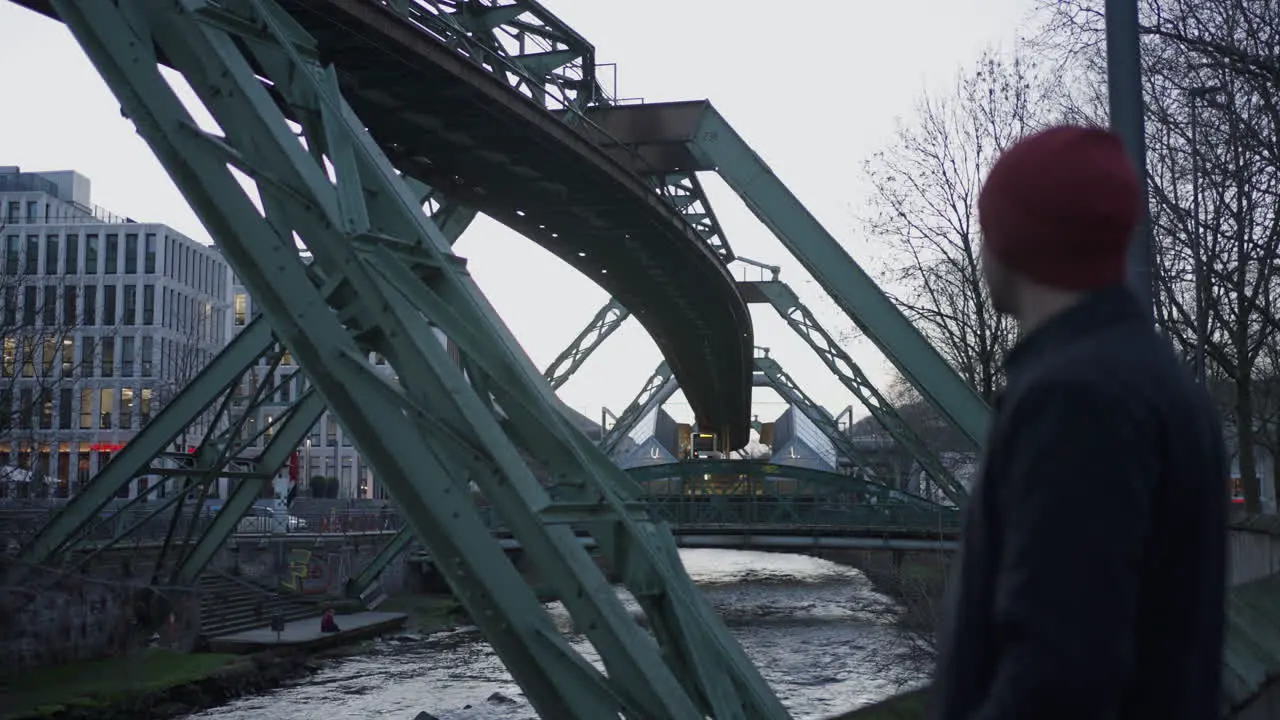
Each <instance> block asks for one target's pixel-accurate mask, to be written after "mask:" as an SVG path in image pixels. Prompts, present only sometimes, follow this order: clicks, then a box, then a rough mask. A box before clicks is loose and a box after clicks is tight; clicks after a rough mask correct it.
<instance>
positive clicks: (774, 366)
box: [755, 348, 871, 473]
mask: <svg viewBox="0 0 1280 720" xmlns="http://www.w3.org/2000/svg"><path fill="white" fill-rule="evenodd" d="M757 351H758V354H757V355H756V358H755V366H756V372H758V373H761V374H762V375H764V376H765V377H766V378H768V380H769V385H770V387H772V388H773V389H774V390H776V391H777V392H778V394H779V395H781V396H782V397H783V399H785V400H786V401H787V403H789V404H790V405H791V407H793V408H795V409H796V410H798V411H799V412H800V413H802V414H803V415H804V416H805V417H806V418H808V419H809V422H811V423H813V424H814V426H815V427H817V428H818V430H819V431H820V432H821V433H822V434H823V435H826V436H827V439H828V440H830V441H831V444H832V445H833V446H834V447H835V450H836V453H837V454H838V455H839V456H840V457H844V458H848V459H849V461H850V462H851V463H853V465H854V467H856V468H859V469H860V470H862V471H863V472H866V473H870V472H871V465H870V463H868V462H867V461H866V458H864V457H862V453H860V452H859V451H858V449H857V448H856V447H854V445H853V441H852V440H851V439H850V437H849V436H848V435H847V434H845V433H842V432H840V428H839V427H837V426H836V420H835V418H833V417H832V416H831V413H829V412H827V411H826V409H824V408H823V407H822V406H821V405H819V404H818V403H816V402H814V400H813V399H812V398H810V397H809V396H808V395H806V394H805V392H804V391H803V390H801V389H800V386H799V385H797V384H796V382H795V380H792V379H791V376H790V375H788V374H787V373H786V372H785V371H784V370H783V369H782V365H780V364H778V361H776V360H774V359H773V358H771V357H769V351H768V350H766V349H764V348H757ZM836 465H837V469H838V466H839V461H837V463H836Z"/></svg>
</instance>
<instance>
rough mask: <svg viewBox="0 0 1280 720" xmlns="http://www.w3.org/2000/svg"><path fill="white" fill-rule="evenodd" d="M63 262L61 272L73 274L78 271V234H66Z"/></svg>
mask: <svg viewBox="0 0 1280 720" xmlns="http://www.w3.org/2000/svg"><path fill="white" fill-rule="evenodd" d="M64 259H65V262H63V272H64V273H66V274H67V275H75V274H76V273H77V272H79V271H80V236H79V235H67V252H66V254H65V258H64Z"/></svg>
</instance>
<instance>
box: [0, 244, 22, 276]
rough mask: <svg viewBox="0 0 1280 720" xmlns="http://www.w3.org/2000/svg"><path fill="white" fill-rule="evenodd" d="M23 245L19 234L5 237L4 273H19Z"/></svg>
mask: <svg viewBox="0 0 1280 720" xmlns="http://www.w3.org/2000/svg"><path fill="white" fill-rule="evenodd" d="M21 255H22V246H21V244H20V243H19V242H18V236H17V235H8V236H6V237H5V239H4V273H5V274H6V275H17V274H18V268H19V267H20V266H21V262H20V259H21Z"/></svg>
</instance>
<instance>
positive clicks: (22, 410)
mask: <svg viewBox="0 0 1280 720" xmlns="http://www.w3.org/2000/svg"><path fill="white" fill-rule="evenodd" d="M34 409H35V402H33V400H32V397H31V388H22V389H21V390H19V391H18V427H20V428H22V429H23V430H26V429H29V428H30V427H31V411H32V410H34ZM19 457H21V455H19ZM18 465H19V467H24V468H25V467H28V465H27V463H26V461H19V462H18Z"/></svg>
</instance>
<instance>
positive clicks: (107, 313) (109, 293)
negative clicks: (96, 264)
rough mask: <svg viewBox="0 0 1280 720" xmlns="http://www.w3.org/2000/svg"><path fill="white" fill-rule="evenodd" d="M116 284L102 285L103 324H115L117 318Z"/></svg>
mask: <svg viewBox="0 0 1280 720" xmlns="http://www.w3.org/2000/svg"><path fill="white" fill-rule="evenodd" d="M118 317H119V316H118V315H117V314H116V286H115V285H103V286H102V324H103V325H115V324H116V319H117V318H118Z"/></svg>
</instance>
